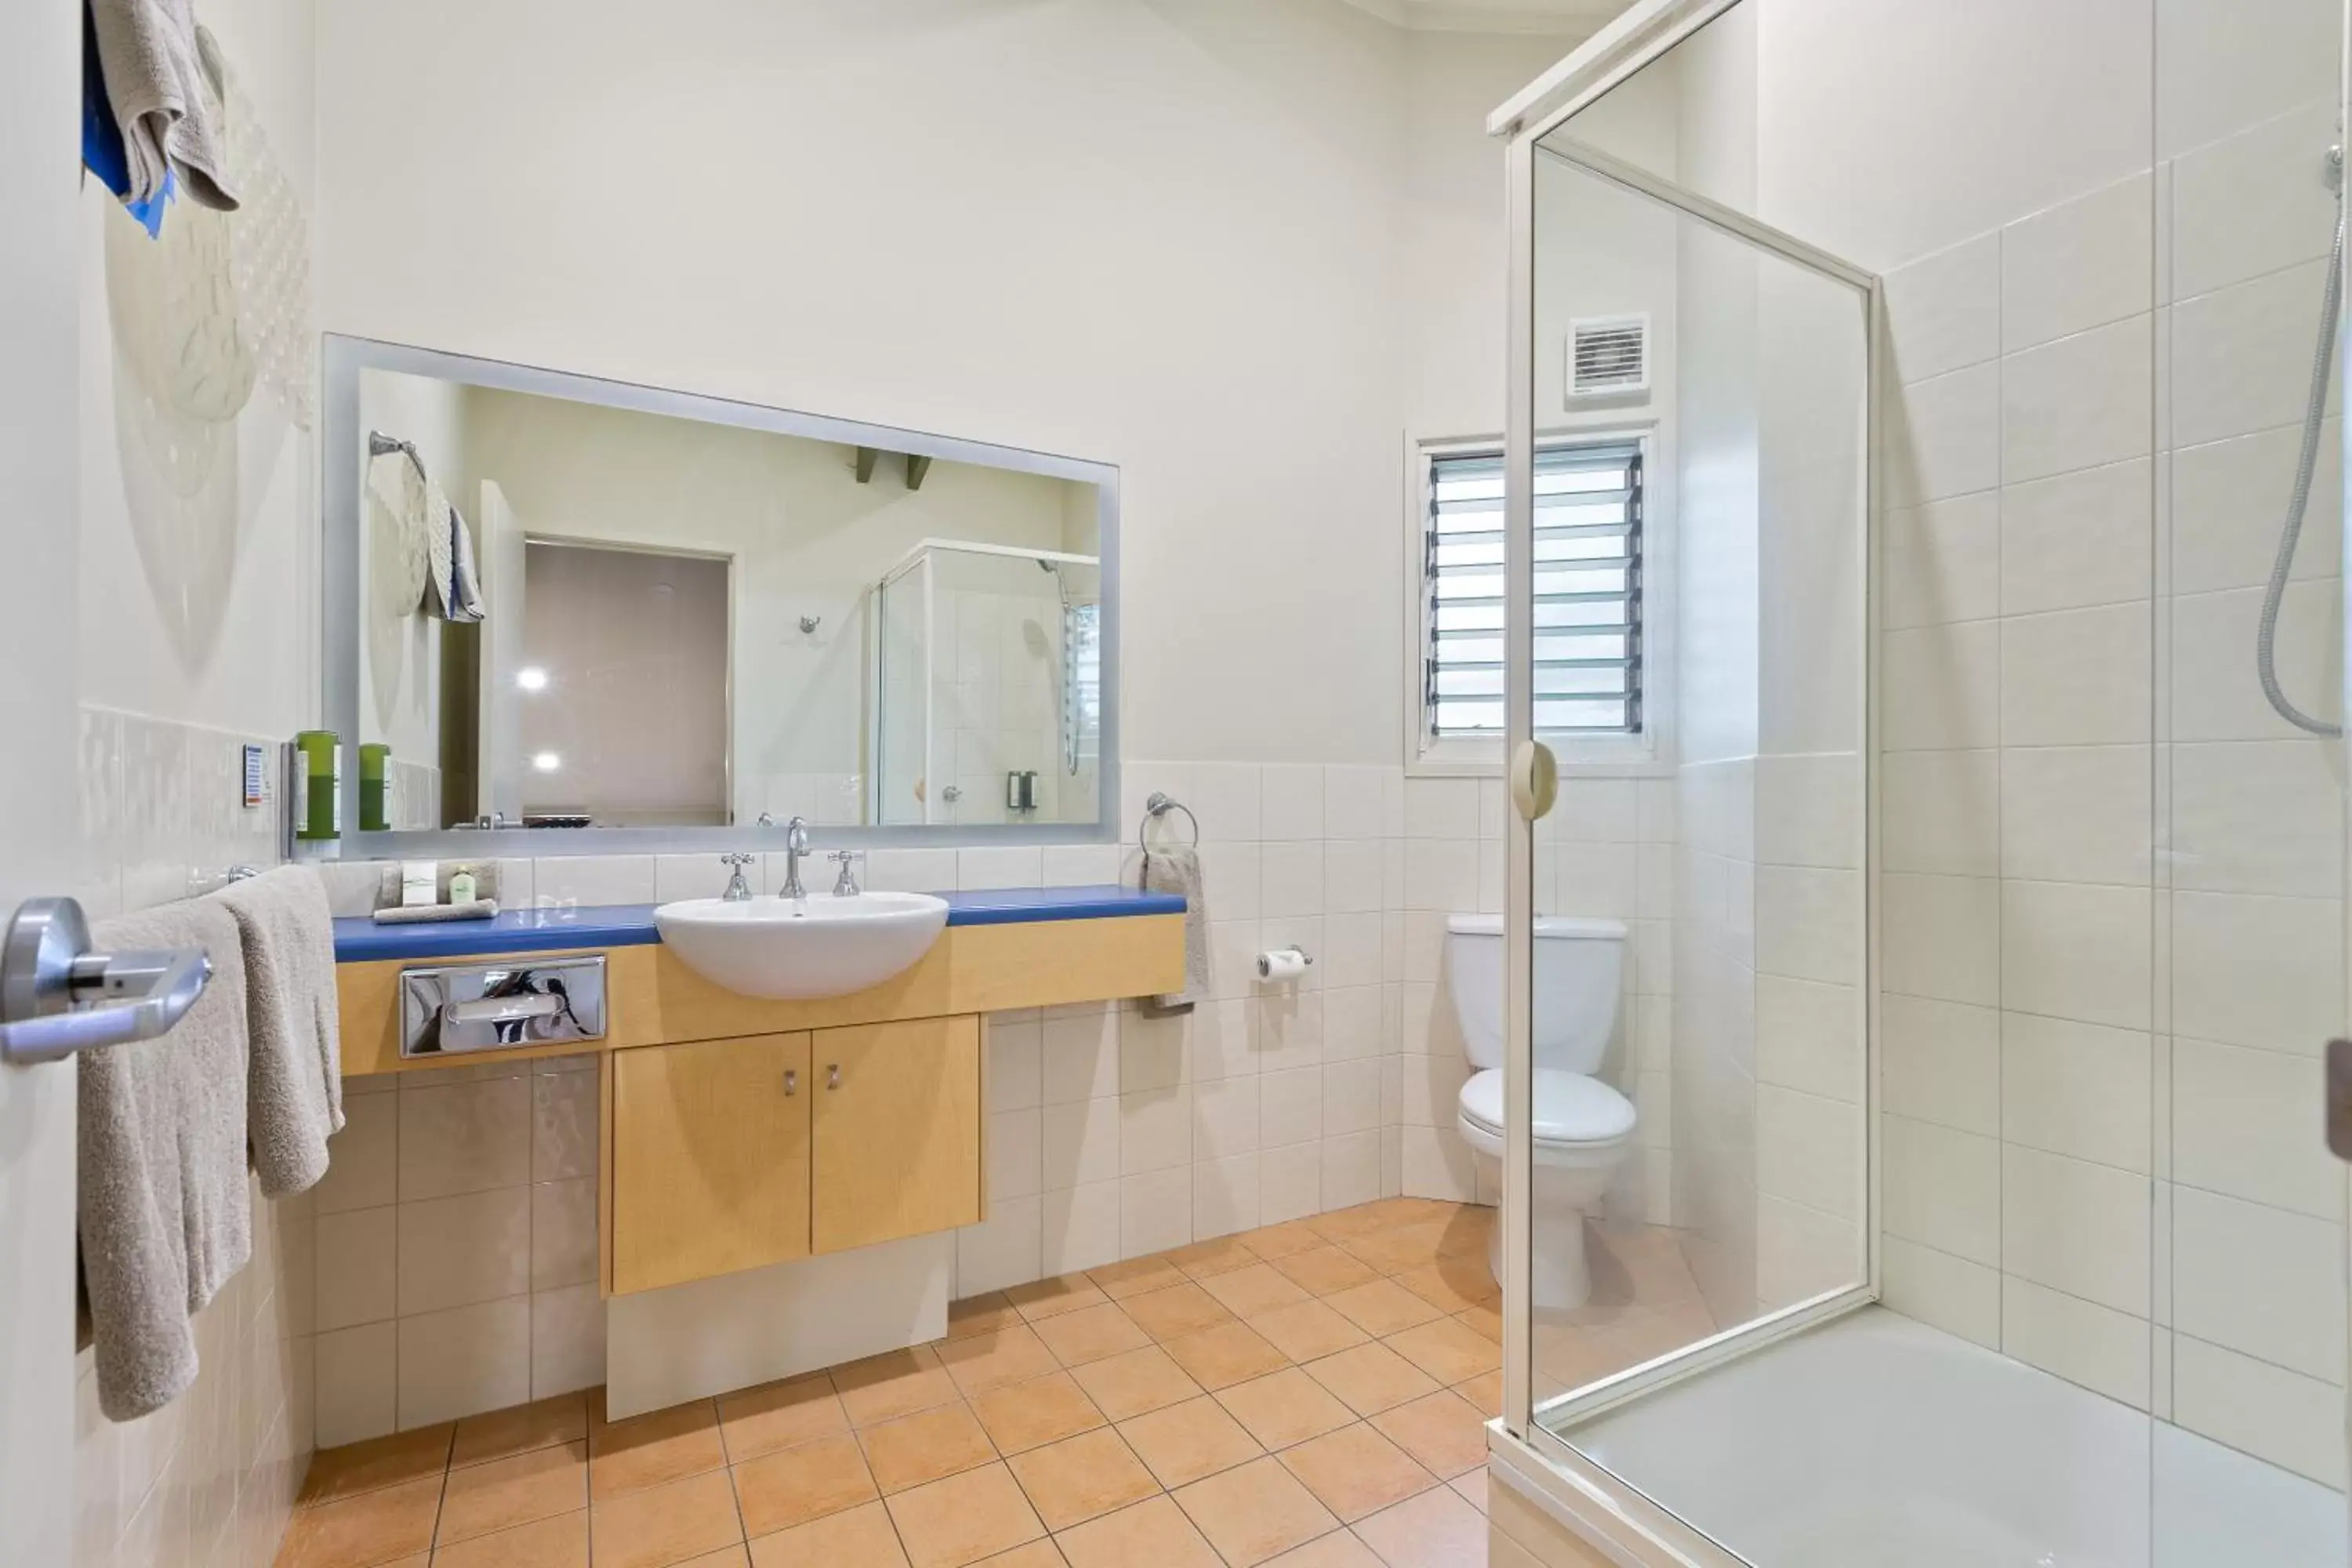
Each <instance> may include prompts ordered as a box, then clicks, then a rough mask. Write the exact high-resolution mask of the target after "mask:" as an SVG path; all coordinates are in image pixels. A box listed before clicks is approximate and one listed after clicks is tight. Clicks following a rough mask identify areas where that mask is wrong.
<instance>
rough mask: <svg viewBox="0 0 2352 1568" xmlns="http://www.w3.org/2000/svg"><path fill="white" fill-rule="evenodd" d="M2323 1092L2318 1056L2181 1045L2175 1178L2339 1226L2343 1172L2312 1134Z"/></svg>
mask: <svg viewBox="0 0 2352 1568" xmlns="http://www.w3.org/2000/svg"><path fill="white" fill-rule="evenodd" d="M2322 1092H2323V1088H2322V1083H2321V1079H2320V1068H2319V1063H2318V1061H2317V1060H2316V1059H2315V1058H2312V1057H2307V1056H2290V1055H2287V1054H2285V1053H2284V1052H2279V1051H2263V1050H2250V1049H2247V1048H2245V1047H2240V1046H2221V1045H2213V1044H2210V1043H2209V1042H2207V1041H2204V1040H2188V1039H2183V1040H2176V1041H2174V1042H2173V1046H2172V1097H2171V1098H2172V1173H2173V1175H2174V1177H2175V1179H2177V1180H2178V1181H2179V1182H2181V1183H2183V1184H2187V1185H2189V1186H2196V1187H2204V1188H2208V1189H2210V1190H2211V1191H2213V1192H2217V1193H2227V1194H2231V1196H2233V1197H2241V1198H2249V1199H2252V1201H2254V1202H2256V1203H2262V1204H2269V1205H2273V1206H2274V1207H2278V1208H2287V1209H2294V1210H2295V1211H2297V1212H2299V1213H2302V1214H2306V1215H2315V1216H2316V1217H2318V1218H2321V1219H2326V1220H2331V1221H2335V1222H2336V1223H2339V1224H2340V1223H2341V1222H2342V1220H2343V1218H2344V1167H2343V1165H2342V1164H2341V1163H2338V1162H2337V1161H2336V1157H2335V1156H2334V1155H2333V1154H2330V1153H2328V1152H2327V1151H2326V1148H2325V1147H2323V1146H2322V1145H2321V1143H2320V1141H2319V1140H2318V1139H2317V1138H2315V1137H2313V1136H2312V1117H2313V1108H2314V1107H2315V1106H2317V1105H2319V1104H2320V1103H2321V1094H2322Z"/></svg>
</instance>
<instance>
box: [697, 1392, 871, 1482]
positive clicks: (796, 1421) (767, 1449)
mask: <svg viewBox="0 0 2352 1568" xmlns="http://www.w3.org/2000/svg"><path fill="white" fill-rule="evenodd" d="M848 1430H849V1416H848V1415H847V1414H846V1413H845V1412H844V1411H843V1409H842V1407H841V1399H840V1396H839V1395H837V1394H835V1393H834V1392H833V1380H832V1379H831V1378H829V1377H827V1376H825V1374H824V1373H821V1372H818V1373H809V1374H808V1375H807V1376H805V1377H788V1378H786V1379H784V1380H783V1381H782V1383H766V1384H761V1385H760V1386H759V1387H757V1388H747V1389H745V1390H743V1391H742V1392H741V1393H740V1394H721V1395H719V1436H721V1437H722V1438H724V1439H725V1441H726V1444H727V1458H728V1462H729V1463H730V1464H737V1465H740V1464H741V1463H742V1462H743V1461H744V1460H746V1459H755V1458H759V1457H760V1456H761V1454H770V1453H773V1452H774V1451H775V1450H777V1449H778V1448H789V1447H793V1445H794V1444H796V1443H810V1442H814V1441H815V1440H816V1439H817V1438H819V1437H830V1436H835V1434H837V1433H842V1432H846V1431H848Z"/></svg>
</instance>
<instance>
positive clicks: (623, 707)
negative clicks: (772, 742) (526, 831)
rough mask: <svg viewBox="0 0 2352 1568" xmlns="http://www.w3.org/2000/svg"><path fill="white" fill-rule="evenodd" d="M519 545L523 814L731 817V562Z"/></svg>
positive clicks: (706, 822) (689, 819) (616, 821)
mask: <svg viewBox="0 0 2352 1568" xmlns="http://www.w3.org/2000/svg"><path fill="white" fill-rule="evenodd" d="M524 548H525V553H526V555H527V558H528V559H527V563H526V565H525V568H524V584H525V587H524V591H523V617H522V619H523V625H522V631H521V638H520V642H521V648H520V659H519V663H518V665H517V666H516V668H515V672H514V681H515V686H516V702H515V710H516V713H517V716H518V719H519V721H520V722H519V726H518V732H519V733H520V745H519V748H518V750H519V758H520V776H521V780H522V814H523V817H524V820H525V821H527V822H528V821H535V820H540V819H544V818H551V817H558V818H570V817H575V816H582V817H586V818H589V819H590V820H591V821H592V822H593V824H594V826H599V827H675V826H724V825H725V824H726V823H727V822H728V820H729V816H730V806H729V802H728V775H729V756H728V717H727V693H728V676H729V672H728V621H729V615H728V603H729V592H730V589H729V581H728V579H729V574H730V563H729V562H728V561H727V560H726V559H725V558H724V557H719V556H710V555H698V554H687V553H676V552H666V551H656V550H628V549H613V548H609V547H604V546H600V545H584V544H576V543H572V542H566V541H556V540H544V539H536V538H534V539H531V540H530V541H529V542H528V543H527V544H526V545H525V547H524Z"/></svg>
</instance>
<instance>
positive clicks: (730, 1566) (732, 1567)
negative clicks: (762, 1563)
mask: <svg viewBox="0 0 2352 1568" xmlns="http://www.w3.org/2000/svg"><path fill="white" fill-rule="evenodd" d="M677 1568H751V1548H750V1547H748V1546H722V1547H720V1548H719V1550H718V1551H716V1552H711V1553H709V1555H708V1556H703V1557H690V1558H688V1560H687V1561H685V1562H683V1563H679V1564H678V1565H677Z"/></svg>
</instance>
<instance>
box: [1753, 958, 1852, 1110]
mask: <svg viewBox="0 0 2352 1568" xmlns="http://www.w3.org/2000/svg"><path fill="white" fill-rule="evenodd" d="M1860 995H1861V994H1860V992H1859V991H1858V990H1857V988H1856V987H1854V986H1852V985H1832V984H1822V983H1820V982H1818V981H1811V980H1791V979H1789V978H1787V977H1785V976H1781V975H1772V974H1765V975H1759V976H1757V980H1756V1077H1757V1079H1758V1081H1759V1083H1769V1084H1778V1085H1780V1087H1782V1088H1784V1089H1799V1090H1801V1091H1802V1092H1804V1093H1806V1094H1810V1095H1813V1096H1816V1097H1818V1098H1820V1099H1823V1100H1843V1101H1845V1102H1846V1103H1847V1104H1849V1105H1858V1104H1860V1103H1861V1102H1862V1084H1863V1078H1864V1072H1863V1027H1862V1004H1861V1000H1860Z"/></svg>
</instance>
